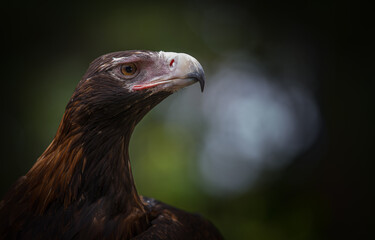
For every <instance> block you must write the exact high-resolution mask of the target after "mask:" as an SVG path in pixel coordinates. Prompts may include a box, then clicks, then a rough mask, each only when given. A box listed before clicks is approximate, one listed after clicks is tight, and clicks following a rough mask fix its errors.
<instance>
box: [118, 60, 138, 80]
mask: <svg viewBox="0 0 375 240" xmlns="http://www.w3.org/2000/svg"><path fill="white" fill-rule="evenodd" d="M121 73H122V74H123V75H124V76H125V77H128V78H129V77H134V76H135V74H136V73H137V66H136V65H135V64H134V63H126V64H122V65H121Z"/></svg>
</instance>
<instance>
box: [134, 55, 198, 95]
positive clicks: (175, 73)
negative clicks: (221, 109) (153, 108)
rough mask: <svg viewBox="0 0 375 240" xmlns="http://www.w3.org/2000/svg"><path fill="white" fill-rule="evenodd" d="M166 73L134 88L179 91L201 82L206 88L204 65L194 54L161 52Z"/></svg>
mask: <svg viewBox="0 0 375 240" xmlns="http://www.w3.org/2000/svg"><path fill="white" fill-rule="evenodd" d="M159 54H160V59H161V61H162V65H163V66H165V67H164V69H167V70H166V72H167V73H166V74H163V75H162V76H159V77H156V78H154V79H152V80H150V81H149V82H147V83H143V84H138V85H134V86H133V88H132V89H133V90H142V89H148V88H156V87H157V86H159V87H158V88H157V89H158V90H164V91H172V92H174V91H177V90H179V89H181V88H184V87H187V86H189V85H192V84H194V83H196V82H199V84H200V87H201V91H202V92H203V90H204V83H205V76H204V70H203V67H202V65H201V64H200V63H199V62H198V61H197V60H196V59H195V58H193V57H192V56H190V55H188V54H185V53H174V52H159Z"/></svg>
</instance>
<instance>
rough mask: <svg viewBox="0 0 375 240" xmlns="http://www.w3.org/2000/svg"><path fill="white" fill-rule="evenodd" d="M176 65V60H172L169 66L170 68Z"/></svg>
mask: <svg viewBox="0 0 375 240" xmlns="http://www.w3.org/2000/svg"><path fill="white" fill-rule="evenodd" d="M175 64H176V63H175V62H174V59H172V61H171V62H170V63H169V66H170V67H174V65H175Z"/></svg>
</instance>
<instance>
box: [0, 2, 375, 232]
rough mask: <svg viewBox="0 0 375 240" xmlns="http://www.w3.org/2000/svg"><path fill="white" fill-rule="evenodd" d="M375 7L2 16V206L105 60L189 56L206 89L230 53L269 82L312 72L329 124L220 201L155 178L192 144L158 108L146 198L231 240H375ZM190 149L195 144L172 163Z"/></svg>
mask: <svg viewBox="0 0 375 240" xmlns="http://www.w3.org/2000/svg"><path fill="white" fill-rule="evenodd" d="M368 10H369V8H368V7H367V6H364V5H361V4H360V3H359V2H354V1H337V2H334V1H310V2H309V1H302V2H290V1H279V2H276V1H275V2H271V1H251V2H249V3H247V4H240V3H237V2H236V1H229V2H226V3H220V2H216V1H211V2H200V1H191V2H188V1H186V2H185V3H180V2H176V1H171V2H163V3H161V2H156V1H155V2H141V1H139V2H138V1H133V2H125V1H124V2H120V1H118V2H109V1H103V2H102V3H100V4H94V3H87V4H84V3H75V4H73V5H70V4H67V3H65V2H64V3H63V2H61V3H43V2H35V1H34V2H30V1H29V2H20V1H17V2H14V3H7V4H6V5H5V6H4V5H3V6H2V8H1V12H2V13H1V16H2V17H1V18H2V26H3V27H2V39H3V42H4V43H3V51H2V52H3V54H2V56H1V59H2V66H1V69H2V71H1V89H2V91H1V120H2V121H1V132H2V134H1V140H2V142H1V147H2V149H1V152H2V157H1V162H0V174H1V177H0V179H1V184H0V195H1V196H3V195H4V194H5V192H6V191H7V190H8V189H9V188H10V186H11V184H12V183H13V182H14V181H15V180H16V179H17V178H18V177H20V176H21V175H24V174H25V173H26V172H27V171H28V169H29V168H30V167H31V166H32V164H33V163H34V162H35V160H36V159H37V158H38V156H40V154H41V153H42V152H43V150H44V149H45V148H46V147H47V146H48V144H49V143H50V141H51V140H52V138H53V136H54V134H55V131H56V129H57V126H58V123H59V121H60V119H61V116H62V114H63V111H64V107H65V104H66V103H67V101H68V100H69V98H70V96H71V94H72V92H73V90H74V87H75V85H76V84H77V82H78V81H79V79H80V77H81V76H82V75H83V74H84V72H85V70H86V69H87V66H88V64H89V63H90V62H91V61H92V60H93V59H94V58H96V57H97V56H100V55H101V54H104V53H107V52H112V51H118V50H127V49H150V50H164V51H176V52H186V53H189V54H191V55H192V56H195V57H196V58H197V59H198V60H199V61H200V62H201V63H202V65H203V66H204V67H205V70H206V72H207V79H208V80H207V81H211V82H210V83H209V84H208V86H207V87H209V85H214V84H215V79H210V76H213V72H214V69H215V66H216V64H217V63H218V62H222V61H225V60H226V57H227V56H228V53H231V52H236V53H241V54H243V55H244V56H251V57H252V58H254V59H256V60H257V62H258V63H259V65H260V66H262V68H263V69H265V70H266V71H267V72H269V74H271V75H273V76H279V75H281V74H282V69H284V70H285V64H286V63H290V64H287V65H286V66H287V68H289V69H290V71H292V72H293V71H297V70H298V69H303V67H301V66H303V64H309V65H310V64H311V65H312V66H313V67H311V66H310V67H311V68H310V69H312V70H313V72H311V73H309V74H312V75H313V76H314V77H312V79H313V80H311V81H310V82H307V83H305V86H307V87H308V88H309V89H310V90H311V92H312V93H313V95H314V99H315V101H316V103H317V105H318V107H319V112H320V115H321V119H322V124H321V128H320V130H319V132H318V136H317V138H316V140H315V141H314V143H313V144H312V145H311V146H310V147H309V149H307V150H306V151H304V152H302V153H300V154H298V156H296V157H294V158H293V159H292V161H290V162H289V163H288V164H287V165H286V166H284V167H282V168H279V169H278V170H274V171H270V172H268V173H267V174H264V175H262V177H261V181H260V183H259V184H257V185H256V187H252V188H249V189H248V190H246V191H243V192H242V193H241V194H237V195H235V196H233V197H225V198H221V197H215V196H213V195H210V194H209V193H207V192H205V191H204V190H203V189H202V188H200V184H199V182H198V183H197V181H191V179H190V180H189V178H186V179H185V180H186V181H181V179H179V180H178V177H179V176H181V175H182V176H186V171H184V169H185V165H184V164H186V163H184V162H178V163H174V165H173V163H171V164H172V165H168V166H173V167H169V168H168V167H167V168H166V169H162V171H161V172H157V173H155V171H158V166H159V165H158V163H159V162H158V161H156V162H155V160H154V159H158V158H162V156H164V155H165V154H166V152H167V151H168V150H166V149H168V147H166V146H168V144H173V143H175V144H178V142H184V141H185V140H184V138H183V137H179V135H178V134H170V132H171V131H169V130H168V126H165V124H164V125H163V123H162V121H163V118H162V117H160V116H159V115H158V114H157V113H154V112H157V111H159V110H158V109H159V108H157V109H155V110H154V111H153V112H152V113H150V116H148V117H147V118H146V119H145V121H144V122H143V123H141V124H140V126H138V127H137V130H136V132H135V136H134V138H133V142H132V146H131V152H132V153H133V155H134V156H140V158H142V156H143V155H144V151H143V147H142V143H143V141H142V138H143V137H146V136H149V138H150V139H151V140H153V139H154V140H155V141H151V145H153V147H152V148H151V150H150V152H149V153H148V155H147V156H146V157H143V158H144V160H143V162H142V161H141V162H140V163H136V162H135V161H133V163H132V164H133V168H134V171H135V173H134V174H135V179H136V182H137V187H138V190H139V192H140V193H141V194H145V195H148V196H152V197H155V198H158V199H160V200H162V201H165V202H167V203H170V204H173V205H175V206H178V207H180V208H183V209H185V210H189V211H193V212H200V213H201V214H203V215H204V216H205V217H207V218H209V219H210V220H211V221H212V222H213V223H214V224H215V225H216V226H217V227H218V228H219V229H220V231H221V232H222V233H223V235H224V236H225V238H226V239H349V238H351V239H365V238H366V237H369V236H370V235H374V234H373V230H374V219H373V211H371V207H372V205H373V198H372V197H373V192H374V191H373V188H374V176H373V172H374V169H373V167H374V159H375V158H374V154H373V146H374V140H373V139H374V122H375V119H374V100H373V91H374V77H373V69H374V51H373V50H374V49H373V45H374V44H373V42H374V41H373V40H374V39H373V38H371V37H370V35H371V34H370V33H374V27H373V23H371V21H373V13H371V15H370V14H369V13H368V12H369V11H368ZM207 39H208V40H207ZM4 40H5V41H4ZM300 53H301V54H300ZM304 58H308V59H309V61H304ZM293 63H296V65H294V64H293ZM370 70H371V71H370ZM300 71H302V72H299V74H304V72H303V70H300ZM228 81H230V79H228ZM195 87H196V86H195ZM196 90H197V89H195V91H196ZM218 97H220V96H218ZM171 99H172V100H170V99H167V100H166V101H165V102H166V103H162V104H166V105H168V104H169V103H170V102H168V101H173V98H171ZM160 112H162V113H163V107H161V108H160ZM223 114H225V113H223ZM153 126H163V127H160V130H155V127H153ZM179 127H180V128H182V129H183V128H184V126H183V125H182V126H179ZM150 129H152V131H151V130H150ZM149 130H150V131H149ZM168 132H169V133H168ZM172 132H173V131H172ZM160 139H161V140H160ZM184 143H185V142H184ZM187 143H188V144H190V146H192V145H194V143H195V141H187ZM163 144H164V145H163ZM191 148H192V149H196V148H195V147H191ZM188 152H189V147H188V148H186V149H183V150H180V151H179V152H175V153H174V154H176V156H177V157H178V155H179V154H184V156H186V154H187V153H188ZM142 154H143V155H142ZM189 154H190V155H189V156H192V157H194V156H196V155H195V153H189ZM185 158H186V157H185ZM154 165H155V168H154V167H153V166H154ZM175 165H176V166H175ZM142 166H146V167H144V168H142ZM147 166H152V167H147ZM141 168H142V169H141ZM162 174H166V176H165V177H164V178H163V177H161V178H162V179H161V180H160V184H154V182H155V181H156V182H157V181H158V177H160V176H158V175H162ZM150 176H151V177H150ZM152 176H156V177H155V178H153V177H152ZM173 178H176V179H177V180H176V181H173ZM171 182H172V183H173V184H174V185H173V184H172V185H171ZM186 182H189V183H186ZM179 183H181V184H184V185H183V186H179V185H178V184H179ZM163 184H165V185H163ZM168 184H169V185H168ZM153 186H155V188H154V187H153ZM169 189H171V190H169ZM176 189H177V190H176Z"/></svg>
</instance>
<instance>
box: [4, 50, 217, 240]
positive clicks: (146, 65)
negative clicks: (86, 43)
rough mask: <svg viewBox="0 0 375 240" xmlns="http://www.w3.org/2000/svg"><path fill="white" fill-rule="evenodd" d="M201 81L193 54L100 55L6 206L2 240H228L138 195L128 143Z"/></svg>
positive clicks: (204, 223)
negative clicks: (160, 107)
mask: <svg viewBox="0 0 375 240" xmlns="http://www.w3.org/2000/svg"><path fill="white" fill-rule="evenodd" d="M196 81H199V82H200V84H201V87H202V90H203V86H204V73H203V69H202V67H201V66H200V64H199V63H198V62H197V61H196V60H195V59H194V58H192V57H190V56H189V55H186V54H176V53H164V52H151V51H124V52H116V53H110V54H107V55H103V56H101V57H99V58H97V59H96V60H94V61H93V62H92V63H91V65H90V67H89V69H88V71H87V72H86V74H85V75H84V76H83V78H82V80H81V81H80V82H79V84H78V86H77V88H76V90H75V92H74V94H73V96H72V98H71V99H70V101H69V103H68V105H67V107H66V110H65V113H64V116H63V119H62V121H61V123H60V126H59V128H58V131H57V133H56V136H55V138H54V139H53V141H52V143H51V144H50V145H49V147H48V148H47V149H46V150H45V152H44V153H43V154H42V155H41V156H40V158H39V159H38V161H37V162H36V163H35V164H34V166H33V167H32V168H31V169H30V171H29V172H28V173H27V174H26V175H25V176H23V177H21V178H20V179H19V180H18V181H17V182H16V183H15V184H14V186H13V187H12V188H11V190H10V191H9V192H8V193H7V195H6V196H5V198H4V199H3V201H2V202H1V203H0V238H1V239H139V240H142V239H222V237H221V235H220V233H219V232H218V231H217V230H216V228H215V227H214V226H213V225H212V224H211V223H209V222H208V221H207V220H205V219H203V218H202V217H200V216H199V215H193V214H190V213H187V212H184V211H182V210H178V209H176V208H173V207H171V206H168V205H166V204H163V203H161V202H157V201H155V200H153V199H148V198H144V197H141V196H139V195H138V194H137V191H136V189H135V185H134V182H133V176H132V173H131V167H130V160H129V154H128V146H129V141H130V136H131V134H132V132H133V130H134V127H135V126H136V124H137V123H138V122H139V121H140V120H141V119H142V118H143V116H144V115H145V114H146V113H147V112H148V111H149V110H150V109H152V108H153V107H154V106H156V105H157V104H158V103H159V102H161V101H162V100H163V99H164V98H166V97H167V96H169V95H170V94H171V93H173V92H174V91H177V90H178V89H180V88H182V87H185V86H188V85H190V84H192V83H194V82H196Z"/></svg>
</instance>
